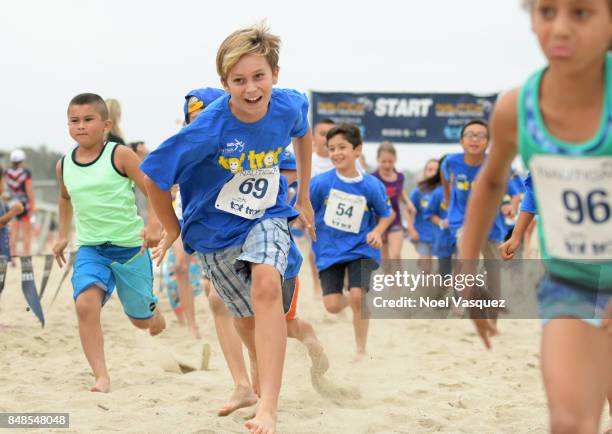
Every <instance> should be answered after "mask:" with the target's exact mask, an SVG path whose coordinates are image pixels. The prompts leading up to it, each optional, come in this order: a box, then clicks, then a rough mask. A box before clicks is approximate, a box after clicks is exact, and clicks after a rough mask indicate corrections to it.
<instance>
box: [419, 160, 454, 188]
mask: <svg viewBox="0 0 612 434" xmlns="http://www.w3.org/2000/svg"><path fill="white" fill-rule="evenodd" d="M446 155H447V154H444V155H442V157H441V158H440V159H439V160H429V161H428V162H427V164H429V163H430V162H431V161H437V162H438V171H437V172H436V174H435V175H433V176H430V177H429V178H425V179H424V180H422V181H420V182H419V183H418V184H417V185H418V187H419V189H421V188H423V189H425V190H428V191H430V190H433V189H434V188H436V187H437V186H438V185H440V184H441V183H442V163H443V162H444V159H445V158H446Z"/></svg>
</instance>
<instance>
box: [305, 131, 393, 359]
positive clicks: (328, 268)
mask: <svg viewBox="0 0 612 434" xmlns="http://www.w3.org/2000/svg"><path fill="white" fill-rule="evenodd" d="M327 147H328V149H329V155H330V157H331V160H332V162H333V163H334V166H335V168H336V170H330V171H328V172H325V173H323V174H321V175H318V176H315V177H314V178H313V179H312V181H311V186H310V196H311V200H312V205H313V208H314V210H315V222H316V225H317V231H318V240H313V243H312V248H313V251H314V254H315V258H316V264H317V269H318V270H319V276H320V279H321V287H322V289H323V303H324V304H325V309H327V311H328V312H330V313H338V312H340V311H341V310H343V309H344V308H345V307H346V306H347V305H350V306H351V310H352V311H353V328H354V330H355V341H356V344H357V355H358V357H361V356H363V355H364V354H365V352H366V342H367V335H368V323H369V322H368V320H367V319H362V317H361V309H362V304H363V299H364V292H367V291H368V289H369V282H370V275H371V273H372V271H373V270H374V269H376V268H378V265H379V263H380V248H381V247H382V235H383V233H384V232H385V230H386V229H387V227H388V226H389V225H390V224H391V223H392V222H393V218H394V217H395V216H394V213H393V211H392V210H391V204H390V202H389V199H388V197H387V193H386V192H385V187H384V185H383V183H382V182H381V181H380V180H379V179H377V178H375V177H374V176H372V175H370V174H367V173H361V172H359V170H357V167H356V161H357V159H358V158H359V155H360V154H361V149H362V142H361V135H360V133H359V129H358V128H357V127H356V126H354V125H338V126H336V127H333V128H332V129H331V130H329V132H328V133H327ZM347 272H348V282H349V285H348V289H349V297H348V299H347V297H345V296H344V294H343V293H342V291H343V288H344V276H345V274H346V273H347Z"/></svg>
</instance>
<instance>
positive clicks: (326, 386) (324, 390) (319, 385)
mask: <svg viewBox="0 0 612 434" xmlns="http://www.w3.org/2000/svg"><path fill="white" fill-rule="evenodd" d="M310 382H311V383H312V387H314V389H315V390H316V391H317V392H318V393H319V394H320V395H321V396H324V397H326V398H331V399H337V400H340V401H343V400H356V399H361V392H360V391H359V389H357V388H356V387H352V386H351V387H342V386H339V385H337V384H335V383H333V382H332V381H331V380H329V379H327V378H325V376H323V375H316V374H315V373H314V372H312V370H311V372H310Z"/></svg>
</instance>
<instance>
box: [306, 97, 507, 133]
mask: <svg viewBox="0 0 612 434" xmlns="http://www.w3.org/2000/svg"><path fill="white" fill-rule="evenodd" d="M496 99H497V95H473V94H468V93H435V94H431V93H346V92H317V91H312V92H311V100H310V101H311V106H312V125H315V124H316V123H317V122H318V121H319V120H321V119H326V118H329V119H332V120H333V121H334V122H336V123H340V122H347V123H351V124H355V125H357V126H358V127H359V128H360V129H361V133H362V135H363V139H364V141H365V142H382V141H390V142H394V143H448V144H456V143H457V142H458V141H459V134H460V132H461V127H462V126H463V125H464V124H465V123H466V122H468V121H469V120H472V119H482V120H485V121H487V120H488V119H489V116H490V115H491V111H492V109H493V105H494V104H495V100H496Z"/></svg>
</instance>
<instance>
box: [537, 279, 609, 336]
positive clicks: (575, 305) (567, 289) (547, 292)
mask: <svg viewBox="0 0 612 434" xmlns="http://www.w3.org/2000/svg"><path fill="white" fill-rule="evenodd" d="M538 301H539V304H540V319H541V322H542V326H544V325H545V324H546V323H547V322H548V321H550V320H551V319H555V318H567V317H571V318H577V319H581V320H583V321H584V322H586V323H588V324H591V325H593V326H595V327H599V326H601V318H602V315H603V313H604V312H605V311H606V307H607V306H608V303H610V302H612V293H611V292H601V291H600V292H597V291H595V290H593V291H589V290H588V289H585V288H578V287H577V286H574V285H572V284H571V283H570V282H565V281H560V280H558V279H555V278H554V277H552V276H550V275H546V276H545V277H544V278H543V279H542V281H540V284H539V285H538Z"/></svg>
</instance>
